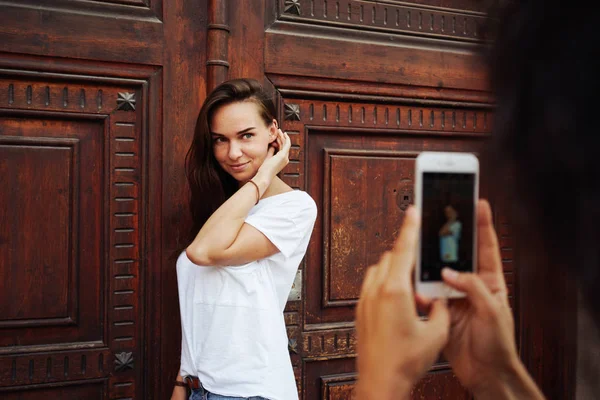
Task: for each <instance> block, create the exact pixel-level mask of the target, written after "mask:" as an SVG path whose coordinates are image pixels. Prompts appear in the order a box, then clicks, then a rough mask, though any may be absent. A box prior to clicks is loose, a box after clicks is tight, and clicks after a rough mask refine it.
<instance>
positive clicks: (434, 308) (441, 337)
mask: <svg viewBox="0 0 600 400" xmlns="http://www.w3.org/2000/svg"><path fill="white" fill-rule="evenodd" d="M425 326H426V331H427V332H428V334H429V335H431V339H432V342H433V343H432V345H433V346H434V347H435V348H437V349H439V350H441V349H442V348H443V347H444V346H445V345H446V342H447V341H448V335H449V330H450V311H449V310H448V306H447V305H446V304H445V303H444V301H442V300H439V299H438V300H435V301H434V302H433V303H432V305H431V311H430V312H429V318H428V320H427V321H426V322H425Z"/></svg>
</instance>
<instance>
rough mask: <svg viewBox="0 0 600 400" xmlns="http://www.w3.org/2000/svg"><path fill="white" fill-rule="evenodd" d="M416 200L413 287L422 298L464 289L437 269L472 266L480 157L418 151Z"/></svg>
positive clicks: (472, 269) (474, 265)
mask: <svg viewBox="0 0 600 400" xmlns="http://www.w3.org/2000/svg"><path fill="white" fill-rule="evenodd" d="M415 177H416V179H415V205H416V207H417V208H418V209H419V210H420V213H421V232H420V235H419V249H418V252H417V263H416V267H415V290H416V292H417V293H420V294H423V295H425V296H427V297H433V298H439V297H446V298H457V297H464V296H465V294H464V293H462V292H459V291H457V290H454V289H452V288H451V287H449V286H447V285H446V284H445V283H444V281H443V280H442V276H441V272H442V269H443V268H444V267H449V268H452V269H454V270H457V271H461V272H475V271H476V270H477V246H476V240H477V220H476V217H475V213H476V204H477V199H478V198H479V160H478V159H477V157H476V156H475V155H473V154H470V153H450V152H423V153H421V154H419V156H418V157H417V160H416V163H415Z"/></svg>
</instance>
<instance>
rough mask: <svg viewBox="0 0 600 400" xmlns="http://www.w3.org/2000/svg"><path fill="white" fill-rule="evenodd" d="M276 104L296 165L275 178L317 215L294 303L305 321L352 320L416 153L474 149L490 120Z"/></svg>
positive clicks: (477, 113)
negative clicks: (302, 196) (309, 199)
mask: <svg viewBox="0 0 600 400" xmlns="http://www.w3.org/2000/svg"><path fill="white" fill-rule="evenodd" d="M283 104H284V105H283V107H282V110H284V111H285V110H292V109H295V111H294V114H293V115H298V118H299V120H296V118H287V119H285V122H284V127H285V129H286V131H288V132H290V137H291V139H292V145H293V151H294V153H293V155H292V156H291V158H293V159H297V160H298V162H297V163H293V164H290V165H288V167H286V169H285V170H284V171H283V178H284V179H285V180H286V181H287V182H288V183H289V184H290V185H292V186H295V187H299V188H303V189H305V190H308V192H309V193H310V194H311V195H312V196H313V198H314V199H315V201H316V202H317V206H318V208H319V210H320V213H319V216H318V218H317V222H316V225H315V226H316V227H315V231H314V233H313V236H312V240H311V245H310V247H309V251H308V253H307V265H306V267H305V269H306V275H305V279H306V282H305V286H306V287H310V288H313V292H311V295H310V296H307V298H306V299H305V302H304V305H305V307H306V308H305V312H306V320H305V321H306V323H309V324H318V323H331V322H345V321H352V319H353V307H352V306H353V305H354V304H355V302H356V298H357V296H358V293H359V289H360V284H361V282H362V276H363V274H364V269H365V268H366V267H367V266H368V265H370V264H372V263H373V262H376V261H377V259H378V255H379V254H380V253H381V252H382V251H384V250H387V249H389V248H390V247H391V245H392V243H393V240H394V239H395V236H396V233H397V228H398V226H399V225H400V223H401V220H402V216H403V213H404V210H405V209H406V206H407V205H408V204H409V203H410V202H411V201H412V186H413V176H412V174H413V172H412V171H413V168H414V158H415V157H416V155H417V154H418V153H419V152H420V151H422V150H424V149H431V150H434V149H437V150H448V151H461V150H462V151H478V150H479V149H480V147H481V145H482V141H481V139H483V138H485V137H486V136H487V134H488V133H489V130H490V126H491V121H492V116H491V114H490V113H489V111H488V110H486V109H485V108H469V107H464V108H457V107H454V108H443V107H434V106H424V105H410V104H405V103H396V104H394V103H386V104H373V103H371V104H369V103H356V102H354V103H351V102H343V101H339V102H336V101H324V100H302V99H290V100H283ZM288 115H292V114H291V113H290V112H288ZM451 139H453V140H451ZM459 139H460V140H459ZM307 157H308V158H307ZM381 209H385V210H386V213H380V210H381ZM315 288H319V292H318V293H315V292H314V290H315Z"/></svg>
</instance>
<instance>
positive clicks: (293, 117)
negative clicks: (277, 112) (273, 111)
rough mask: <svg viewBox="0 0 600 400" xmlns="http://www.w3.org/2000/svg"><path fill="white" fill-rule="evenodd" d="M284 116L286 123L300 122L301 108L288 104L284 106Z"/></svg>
mask: <svg viewBox="0 0 600 400" xmlns="http://www.w3.org/2000/svg"><path fill="white" fill-rule="evenodd" d="M284 115H285V120H286V121H300V106H299V105H298V104H290V103H286V104H285V105H284Z"/></svg>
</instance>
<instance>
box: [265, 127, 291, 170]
mask: <svg viewBox="0 0 600 400" xmlns="http://www.w3.org/2000/svg"><path fill="white" fill-rule="evenodd" d="M291 147H292V141H291V140H290V137H289V136H288V134H287V133H285V132H282V131H281V129H278V130H277V138H276V140H275V142H274V143H272V144H271V145H270V146H269V150H268V153H267V157H266V158H265V161H264V162H263V164H262V165H261V166H260V168H259V169H258V172H257V175H263V174H264V175H263V176H266V177H268V179H269V181H270V180H271V179H273V178H274V177H275V176H276V175H277V174H278V173H279V172H280V171H281V170H282V169H283V168H285V166H286V165H288V163H289V162H290V159H289V155H290V148H291ZM275 149H277V150H278V151H277V153H275Z"/></svg>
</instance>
